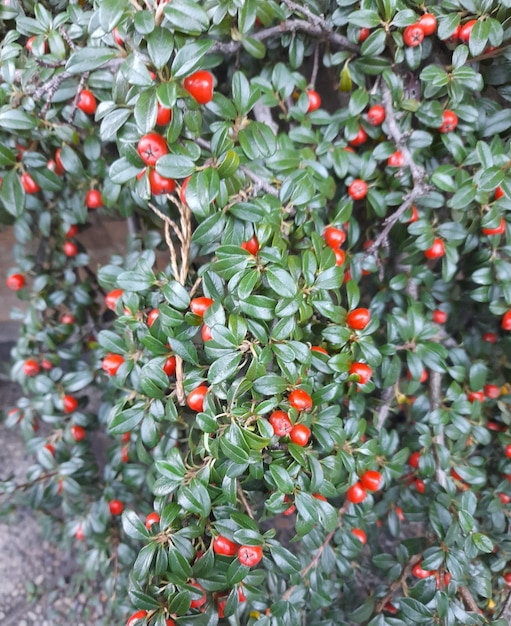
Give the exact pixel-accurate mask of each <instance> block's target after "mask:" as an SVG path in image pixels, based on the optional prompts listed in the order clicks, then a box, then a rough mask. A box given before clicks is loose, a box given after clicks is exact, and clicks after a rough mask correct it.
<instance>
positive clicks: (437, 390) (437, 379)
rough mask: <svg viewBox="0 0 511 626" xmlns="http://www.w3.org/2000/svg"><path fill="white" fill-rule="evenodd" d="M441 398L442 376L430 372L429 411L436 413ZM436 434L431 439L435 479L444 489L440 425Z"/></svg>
mask: <svg viewBox="0 0 511 626" xmlns="http://www.w3.org/2000/svg"><path fill="white" fill-rule="evenodd" d="M441 397H442V375H441V374H440V373H439V372H435V371H433V370H431V372H430V374H429V402H430V406H431V411H432V412H433V411H438V409H439V408H440V404H441ZM437 430H438V432H437V434H436V436H435V437H433V443H434V446H435V447H434V449H433V456H434V458H435V478H436V481H437V483H438V484H439V485H440V486H441V487H443V488H444V489H445V488H446V487H447V476H446V474H445V470H444V469H443V468H442V467H440V456H439V454H438V448H439V447H443V446H445V437H444V428H443V425H442V424H441V423H439V424H438V426H437Z"/></svg>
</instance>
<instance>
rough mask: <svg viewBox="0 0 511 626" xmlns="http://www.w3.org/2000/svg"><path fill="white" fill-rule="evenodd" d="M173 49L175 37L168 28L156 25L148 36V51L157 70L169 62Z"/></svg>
mask: <svg viewBox="0 0 511 626" xmlns="http://www.w3.org/2000/svg"><path fill="white" fill-rule="evenodd" d="M172 4H173V5H174V3H172ZM167 8H168V5H167ZM173 50H174V37H172V35H171V33H169V31H168V30H167V29H166V28H162V27H161V26H156V27H155V28H154V30H153V31H152V33H150V34H149V35H148V36H147V52H148V53H149V57H150V58H151V61H152V62H153V65H154V67H155V68H156V69H157V70H159V69H161V68H162V67H164V66H165V65H166V64H167V63H168V61H169V59H170V57H171V55H172V52H173Z"/></svg>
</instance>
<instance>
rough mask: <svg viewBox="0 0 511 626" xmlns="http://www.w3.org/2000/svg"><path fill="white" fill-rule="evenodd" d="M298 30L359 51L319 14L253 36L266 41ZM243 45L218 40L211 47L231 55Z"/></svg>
mask: <svg viewBox="0 0 511 626" xmlns="http://www.w3.org/2000/svg"><path fill="white" fill-rule="evenodd" d="M302 13H303V10H302ZM311 15H312V14H311ZM296 32H303V33H306V34H307V35H311V36H312V37H317V38H319V39H324V40H326V41H329V42H330V43H331V44H332V45H334V46H336V47H338V48H342V49H344V50H350V51H351V52H358V51H359V47H358V46H357V45H356V44H353V43H351V41H350V40H349V39H348V38H347V37H345V36H344V35H340V34H339V33H336V32H334V31H333V30H332V29H331V28H330V26H329V25H328V24H327V22H325V20H323V18H321V17H319V15H317V16H315V20H314V23H311V22H307V21H305V20H301V19H290V20H284V21H283V22H281V23H280V24H278V25H277V26H270V28H265V29H264V30H260V31H259V32H258V33H255V34H254V35H252V38H253V39H256V40H257V41H265V40H266V39H271V38H272V37H278V36H280V35H283V34H284V33H296ZM241 46H242V44H241V41H230V42H228V43H222V42H220V41H218V42H217V43H215V44H213V46H212V47H211V48H210V52H211V53H213V52H222V53H224V54H227V55H230V54H234V53H235V52H237V51H238V50H239V49H240V48H241Z"/></svg>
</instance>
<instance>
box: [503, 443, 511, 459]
mask: <svg viewBox="0 0 511 626" xmlns="http://www.w3.org/2000/svg"><path fill="white" fill-rule="evenodd" d="M504 454H505V455H506V456H507V458H508V459H511V443H508V444H507V446H506V447H505V448H504Z"/></svg>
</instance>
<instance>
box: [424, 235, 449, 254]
mask: <svg viewBox="0 0 511 626" xmlns="http://www.w3.org/2000/svg"><path fill="white" fill-rule="evenodd" d="M444 254H445V246H444V242H443V240H442V239H440V238H439V237H437V238H436V239H435V241H434V242H433V245H432V246H431V248H428V249H427V250H424V256H425V257H426V258H427V259H439V258H440V257H442V256H444Z"/></svg>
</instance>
